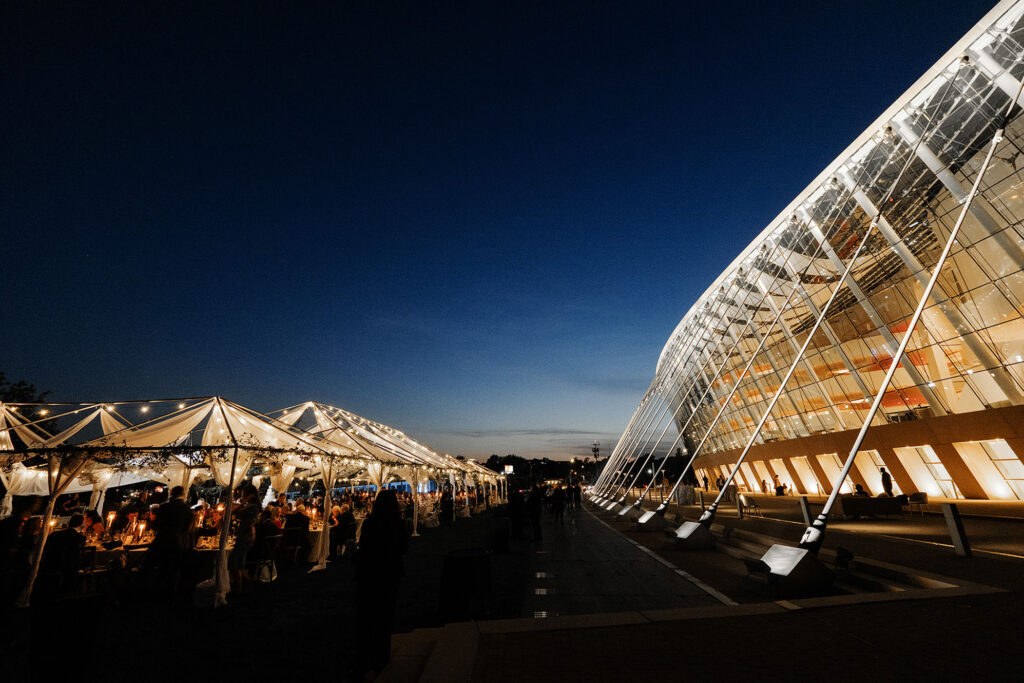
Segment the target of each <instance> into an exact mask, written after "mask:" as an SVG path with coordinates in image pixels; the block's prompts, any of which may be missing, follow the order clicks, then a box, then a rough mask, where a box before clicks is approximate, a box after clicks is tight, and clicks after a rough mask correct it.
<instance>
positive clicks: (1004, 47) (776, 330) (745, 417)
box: [605, 2, 1024, 499]
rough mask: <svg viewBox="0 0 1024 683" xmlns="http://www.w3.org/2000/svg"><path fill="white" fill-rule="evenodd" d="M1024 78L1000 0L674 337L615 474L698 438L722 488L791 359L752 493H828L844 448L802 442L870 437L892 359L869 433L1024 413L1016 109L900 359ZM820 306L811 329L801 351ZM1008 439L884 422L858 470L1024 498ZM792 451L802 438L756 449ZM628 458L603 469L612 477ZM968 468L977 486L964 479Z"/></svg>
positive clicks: (1023, 132)
mask: <svg viewBox="0 0 1024 683" xmlns="http://www.w3.org/2000/svg"><path fill="white" fill-rule="evenodd" d="M1022 80H1024V2H1003V3H1001V4H1000V5H998V6H997V7H996V8H995V9H994V10H992V12H990V13H989V14H988V15H987V16H986V17H985V18H984V19H983V20H982V22H981V23H980V24H979V25H978V26H976V27H975V28H974V29H972V31H971V32H970V33H968V34H967V35H966V36H965V37H964V38H963V39H962V40H961V41H960V42H959V43H958V44H957V45H956V46H955V47H954V48H953V49H952V50H951V51H950V52H948V53H947V54H946V55H945V56H944V57H943V59H942V60H940V62H939V63H937V64H936V65H935V66H934V67H933V68H932V69H931V70H930V71H929V72H928V73H927V74H925V75H924V76H923V77H922V78H921V79H920V80H919V81H918V82H917V83H915V84H914V86H912V87H911V89H910V90H908V91H907V92H906V93H905V94H904V95H903V96H902V97H901V98H900V99H899V100H898V101H897V102H896V103H895V104H894V105H893V106H892V107H890V108H889V110H887V111H886V112H885V113H884V114H883V115H882V116H881V117H880V118H879V119H878V120H877V121H876V122H875V123H874V124H873V125H872V126H871V127H870V128H869V129H868V130H867V131H865V132H864V133H863V134H862V135H861V136H860V137H859V138H858V139H857V140H856V141H855V142H854V143H853V144H852V145H851V146H850V147H848V148H847V150H846V151H844V152H843V153H842V154H841V155H840V156H839V158H837V159H836V160H835V161H834V162H833V163H832V164H830V165H829V166H828V167H827V168H826V169H825V170H824V171H823V172H822V173H821V175H819V177H818V178H817V179H816V180H815V181H814V182H813V183H811V185H810V186H808V187H807V188H806V189H805V190H804V192H802V193H801V194H800V195H799V196H798V197H797V198H796V199H795V200H794V201H793V202H792V203H791V204H790V205H789V206H788V207H787V208H786V209H785V210H784V211H783V212H782V213H781V214H780V215H779V216H778V217H777V218H776V219H775V220H774V221H773V222H772V223H771V224H770V225H769V226H768V227H767V228H766V229H765V230H764V231H763V232H762V233H761V234H760V235H759V236H758V237H757V238H756V239H755V240H754V241H753V242H751V244H750V245H749V246H748V247H747V248H746V249H745V250H744V251H743V253H741V254H740V255H739V256H738V257H737V258H736V259H735V260H734V261H733V263H732V264H731V265H730V266H729V267H728V268H727V269H726V270H725V271H724V272H723V273H722V274H721V275H720V276H719V278H718V279H717V280H716V281H715V282H714V283H713V284H712V285H711V286H710V287H709V288H708V289H707V291H706V292H705V293H704V295H703V296H702V297H701V298H700V299H699V300H698V301H697V302H696V303H695V304H694V305H693V307H692V308H691V309H690V311H689V312H688V313H687V314H686V315H685V317H684V318H683V319H682V321H681V322H680V323H679V325H678V327H677V328H676V330H675V331H674V332H673V334H672V335H671V337H670V338H669V340H668V343H667V344H666V345H665V347H664V350H663V351H662V354H661V357H660V359H659V361H658V366H657V371H656V376H655V379H654V382H653V383H652V385H651V388H650V389H649V390H648V393H647V395H646V396H645V397H644V400H643V402H642V403H641V404H640V407H639V408H638V409H637V412H636V414H635V415H634V417H633V420H632V422H631V423H630V426H629V427H628V428H627V430H626V433H625V434H624V435H623V438H622V439H620V443H619V446H618V448H617V451H616V453H614V454H613V456H612V462H613V463H618V465H617V466H618V467H619V468H620V469H621V466H622V465H623V464H624V463H626V462H631V461H635V460H636V459H637V458H638V457H639V456H640V455H644V456H646V455H647V453H651V452H655V453H656V451H657V449H658V448H663V449H666V452H670V451H672V450H674V447H675V444H676V443H679V442H680V441H682V442H683V443H685V444H686V445H687V446H689V448H691V449H693V448H695V447H696V446H697V445H699V444H701V443H702V442H703V446H701V447H700V452H699V453H698V457H697V459H696V460H695V463H694V466H695V467H696V468H698V470H699V474H701V475H704V474H710V475H711V476H710V477H709V478H710V479H711V480H712V481H714V480H715V479H716V478H717V476H718V475H719V474H722V475H724V476H728V473H729V472H731V471H732V466H731V464H730V461H731V462H732V463H734V462H735V457H738V455H739V453H740V451H742V449H743V448H744V447H745V446H746V445H747V442H748V441H749V440H750V439H751V437H752V436H753V435H754V433H755V428H756V426H757V425H758V423H759V422H760V420H761V418H762V416H763V415H764V413H765V410H766V408H767V406H768V403H769V401H770V400H771V399H772V397H773V396H774V395H775V394H776V392H778V391H779V389H780V386H781V384H782V381H783V378H784V376H785V375H786V374H787V371H789V370H790V368H791V366H794V364H795V370H794V371H793V374H792V376H791V378H790V379H789V381H788V382H787V383H786V385H785V387H784V388H783V390H782V393H781V395H780V397H779V400H778V401H777V403H776V405H775V406H774V408H773V409H772V410H771V413H770V415H769V416H768V418H767V421H766V422H765V424H764V426H763V428H762V429H761V430H760V432H759V433H757V435H756V437H754V440H753V448H752V450H751V452H750V455H749V458H750V462H749V464H747V465H744V466H743V467H741V468H740V471H739V473H738V475H737V481H736V483H737V484H739V485H740V487H741V488H748V489H758V488H760V484H761V482H762V481H766V482H773V481H774V480H775V479H776V478H777V479H778V480H779V481H781V482H783V483H787V482H788V486H789V488H790V489H791V490H793V491H800V492H805V493H816V492H825V493H827V492H828V491H829V490H830V489H831V484H830V481H834V478H835V477H834V476H833V475H834V474H837V473H838V469H837V468H838V466H839V465H837V462H839V463H840V464H841V460H842V459H845V457H846V455H847V453H846V452H842V451H841V450H840V449H837V450H836V451H835V452H820V453H818V452H813V451H814V448H813V447H809V450H808V449H806V448H801V447H799V446H797V445H796V444H800V443H803V442H807V443H811V444H813V443H814V437H818V436H821V435H833V436H834V435H839V434H843V433H846V432H851V433H852V431H851V430H858V429H859V428H860V427H861V425H862V423H863V422H864V421H865V420H866V419H867V416H868V409H869V407H870V406H871V403H872V401H873V400H874V397H875V394H876V393H877V392H878V390H879V387H880V385H881V382H882V380H883V377H884V375H885V374H886V371H887V370H888V369H889V367H890V364H892V363H893V362H897V363H898V364H899V365H898V369H897V370H896V373H895V375H894V377H893V381H892V382H891V384H890V385H889V387H888V388H887V389H886V391H885V393H884V396H883V399H882V402H881V407H880V409H879V411H878V413H877V414H876V415H875V417H874V419H873V422H872V425H873V429H872V431H874V427H884V426H887V425H904V424H908V423H921V422H922V421H926V422H927V421H930V420H943V419H944V418H949V417H950V416H960V415H971V414H977V413H988V412H991V411H1003V412H1002V413H1000V414H1002V415H1003V418H1001V419H1002V421H1003V422H1006V421H1011V422H1012V421H1013V420H1015V419H1016V418H1015V417H1013V416H1016V415H1019V414H1024V413H1019V412H1018V411H1017V410H1015V409H1014V407H1017V406H1024V111H1022V109H1021V107H1020V106H1017V107H1014V108H1013V110H1012V114H1011V115H1010V117H1009V121H1008V123H1007V124H1006V125H1005V134H1004V136H1003V138H1002V140H1001V141H1000V142H999V143H998V144H997V145H996V147H995V152H994V156H993V158H992V161H991V163H990V164H989V165H988V167H987V170H986V172H985V173H984V176H983V177H982V178H981V181H980V185H979V191H978V194H977V196H976V197H975V199H974V200H973V201H972V202H970V203H969V210H968V212H967V213H966V217H965V219H964V222H963V225H962V228H961V230H960V232H959V235H958V237H957V239H956V241H955V243H954V245H953V248H952V251H951V253H950V256H949V258H948V260H947V261H946V262H945V264H944V266H943V268H942V270H941V274H940V276H939V278H938V282H937V285H936V286H935V288H934V290H933V291H932V295H931V297H930V298H929V300H928V302H927V305H926V307H925V308H924V312H923V315H922V317H921V319H920V322H919V323H918V324H917V326H916V327H915V329H914V330H913V333H912V337H911V340H910V342H909V346H908V347H907V351H906V353H905V354H903V356H902V357H901V358H898V359H896V358H894V357H893V356H894V353H895V352H896V351H897V347H898V345H899V342H900V341H901V340H902V338H903V336H904V334H905V333H906V331H907V328H908V322H909V320H910V318H911V316H912V314H913V313H914V310H915V308H916V307H917V305H918V302H919V301H920V300H921V297H922V293H923V291H924V288H925V285H926V284H927V282H928V280H929V279H930V278H931V276H932V272H933V270H934V268H935V265H936V262H937V259H938V257H939V255H940V252H941V251H942V248H943V247H944V245H945V244H946V242H947V239H948V237H949V235H950V231H951V229H952V228H953V226H954V224H955V223H956V221H957V219H958V218H959V217H960V214H961V211H962V209H963V207H964V205H965V203H966V202H965V199H966V198H967V197H968V195H969V193H970V192H971V189H972V187H973V185H974V184H975V182H976V180H978V178H977V176H978V171H979V169H980V168H981V167H982V162H983V160H984V158H985V156H986V154H987V153H988V151H989V147H990V146H991V144H992V140H993V137H994V135H995V133H996V131H997V130H998V129H999V128H1000V126H1001V125H1002V123H1003V119H1004V114H1005V112H1006V111H1007V110H1008V105H1009V104H1010V102H1011V101H1014V100H1015V99H1016V100H1017V101H1018V102H1021V101H1024V98H1021V81H1022ZM862 243H863V245H862ZM858 247H860V251H859V253H857V252H858ZM855 255H856V258H855V259H854V256H855ZM851 259H853V261H852V264H851ZM848 268H849V275H848V276H847V278H846V279H845V281H844V282H843V283H842V284H841V286H840V288H839V291H838V293H837V292H836V291H835V289H836V285H837V283H839V282H840V280H841V278H842V276H843V274H844V271H846V270H847V269H848ZM823 313H824V315H823V316H822V314H823ZM819 316H822V322H821V324H820V325H819V327H818V330H817V332H816V333H815V334H814V336H813V338H812V339H811V340H810V343H809V345H807V347H806V350H805V352H804V353H802V354H800V355H798V354H799V352H800V350H801V348H802V347H803V346H804V344H805V342H806V341H807V337H808V335H809V333H810V332H811V330H812V329H813V328H814V327H815V323H816V322H817V321H818V318H819ZM659 415H660V417H658V416H659ZM658 424H665V425H669V424H671V425H672V426H673V427H674V429H672V430H669V431H670V432H673V433H671V434H670V435H671V436H672V437H674V436H675V433H678V432H679V431H682V432H684V433H685V440H684V441H683V440H680V439H677V440H676V442H675V443H673V442H672V441H671V440H670V439H669V438H667V437H665V438H662V437H660V436H659V434H658V433H659V431H660V430H659V428H658V427H657V425H658ZM935 424H947V425H948V424H953V423H952V422H950V421H949V420H945V421H944V422H937V423H935ZM968 431H969V430H968ZM998 431H999V430H998V429H996V431H995V432H993V431H992V430H991V429H989V430H988V431H986V432H984V434H988V435H990V436H992V437H993V438H984V439H979V440H972V441H970V442H966V441H965V442H956V441H955V440H953V439H946V440H945V441H944V442H943V443H942V444H940V445H939V448H938V449H936V448H934V444H932V443H924V442H922V443H917V442H914V440H913V439H910V440H909V441H908V440H907V439H903V438H901V437H899V436H892V435H897V434H898V433H899V431H898V430H896V429H894V428H893V429H888V430H883V432H884V434H888V435H890V440H891V439H896V441H892V442H891V443H890V444H889V446H887V447H885V448H881V449H878V450H871V449H868V450H865V451H863V452H862V453H859V454H858V456H857V461H856V465H857V467H855V468H854V470H853V475H854V480H855V481H856V482H858V483H859V482H863V484H864V485H865V486H866V487H868V488H869V490H873V491H878V490H879V489H880V483H878V482H877V481H876V479H877V478H878V474H877V473H878V471H879V468H880V467H882V466H885V465H888V466H889V468H890V471H893V472H895V473H896V474H898V476H897V480H898V481H897V487H902V489H903V490H907V489H908V488H909V489H910V490H920V491H929V492H931V494H932V495H933V496H937V497H948V498H956V497H963V496H965V495H967V496H968V497H988V498H1003V499H1024V465H1022V463H1021V459H1020V456H1022V455H1024V453H1022V452H1021V451H1022V449H1021V448H1020V447H1019V445H1018V444H1017V443H1016V441H1017V439H1018V438H1019V437H1018V435H1017V433H1016V431H1014V430H1012V429H1011V430H1009V431H1008V430H1005V429H1004V430H1003V432H1006V433H996V432H998ZM917 432H920V429H918V430H917ZM917 432H915V433H917ZM904 433H906V432H905V430H904ZM919 438H924V437H919ZM808 440H809V441H808ZM818 441H820V442H821V443H822V444H825V441H824V440H822V439H818ZM929 441H936V442H938V441H942V439H939V438H937V437H929ZM779 442H788V443H789V445H788V446H787V447H786V449H781V448H778V447H776V448H771V449H768V448H761V447H762V446H767V445H770V444H775V443H779ZM904 442H905V443H904ZM828 443H829V444H831V443H835V440H834V439H833V440H831V441H829V442H828ZM848 443H849V444H852V437H851V438H850V439H849V440H848ZM887 443H888V442H887ZM1021 443H1022V444H1024V440H1022V441H1021ZM897 444H901V445H897ZM947 446H952V447H953V449H954V450H953V451H948V450H947ZM822 447H824V445H823V446H822ZM847 448H849V445H848V446H847ZM929 449H930V450H929ZM761 455H763V457H761ZM769 455H770V456H771V457H768V456H769ZM657 457H660V456H658V455H657V454H655V458H657ZM862 459H863V462H861V460H862ZM949 459H953V460H956V462H954V463H952V464H950V463H949V462H945V461H946V460H949ZM774 461H777V462H774ZM615 469H616V466H613V467H610V468H608V470H609V474H606V475H605V479H607V477H608V476H610V471H612V470H615ZM950 472H953V474H951V473H950ZM958 473H961V474H962V473H971V474H970V476H971V477H973V479H972V480H971V481H969V482H967V484H966V485H965V486H961V485H960V482H958V481H957V480H958V479H959V478H960V477H959V476H958ZM641 483H642V482H641ZM963 489H966V490H968V492H967V493H965V490H963Z"/></svg>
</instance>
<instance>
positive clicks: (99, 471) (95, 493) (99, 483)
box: [83, 467, 114, 512]
mask: <svg viewBox="0 0 1024 683" xmlns="http://www.w3.org/2000/svg"><path fill="white" fill-rule="evenodd" d="M83 478H85V477H83ZM87 478H88V481H90V482H92V492H91V493H90V494H89V509H90V510H96V511H97V512H100V511H102V510H103V499H104V498H105V497H106V493H107V487H108V486H109V485H110V480H111V479H113V478H114V470H112V469H110V468H106V467H105V468H94V469H93V470H92V471H91V472H90V473H89V474H88V477H87Z"/></svg>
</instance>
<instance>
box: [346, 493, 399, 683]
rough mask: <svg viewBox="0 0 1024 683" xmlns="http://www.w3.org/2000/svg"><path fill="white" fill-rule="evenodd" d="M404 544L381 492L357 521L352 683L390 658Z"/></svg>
mask: <svg viewBox="0 0 1024 683" xmlns="http://www.w3.org/2000/svg"><path fill="white" fill-rule="evenodd" d="M408 543H409V540H408V537H407V535H406V530H405V523H404V522H403V521H402V514H401V510H400V509H399V505H398V498H397V496H395V492H394V491H392V490H390V489H384V490H383V491H381V492H380V493H378V494H377V499H376V500H375V501H374V503H373V509H372V510H371V511H370V514H369V515H368V516H367V517H366V520H365V521H364V522H363V528H362V531H361V533H360V535H359V550H357V551H356V556H355V584H356V624H357V625H358V627H357V629H356V652H357V655H356V657H357V661H356V672H355V673H356V675H357V676H356V680H362V679H363V678H365V676H366V675H367V674H369V673H370V672H372V673H373V674H375V675H376V674H379V673H380V672H381V671H383V670H384V667H385V666H386V665H387V663H388V660H389V659H391V629H392V627H393V625H394V621H395V609H396V607H397V603H398V584H399V581H400V580H401V578H402V576H403V575H404V570H403V567H402V556H403V555H404V554H405V551H406V548H407V547H408Z"/></svg>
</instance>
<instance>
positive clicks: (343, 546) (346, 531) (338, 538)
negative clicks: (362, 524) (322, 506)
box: [331, 503, 356, 557]
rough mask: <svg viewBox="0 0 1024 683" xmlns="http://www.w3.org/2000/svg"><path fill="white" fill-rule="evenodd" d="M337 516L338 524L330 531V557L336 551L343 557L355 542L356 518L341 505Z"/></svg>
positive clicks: (349, 510) (348, 508)
mask: <svg viewBox="0 0 1024 683" xmlns="http://www.w3.org/2000/svg"><path fill="white" fill-rule="evenodd" d="M340 510H341V512H340V514H339V515H338V524H337V526H336V527H333V528H332V529H331V556H332V557H333V556H335V555H336V553H337V549H340V551H341V554H342V555H344V554H345V552H346V551H347V550H348V548H349V547H350V546H351V544H352V543H354V542H355V540H356V516H355V515H353V514H352V508H350V507H349V506H348V504H346V503H343V504H342V505H341V508H340Z"/></svg>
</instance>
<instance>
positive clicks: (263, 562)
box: [256, 536, 281, 583]
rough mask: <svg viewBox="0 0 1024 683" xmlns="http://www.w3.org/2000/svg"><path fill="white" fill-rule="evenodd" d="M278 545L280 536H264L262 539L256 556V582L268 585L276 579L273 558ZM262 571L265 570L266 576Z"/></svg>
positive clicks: (275, 567)
mask: <svg viewBox="0 0 1024 683" xmlns="http://www.w3.org/2000/svg"><path fill="white" fill-rule="evenodd" d="M280 543H281V536H266V537H265V538H263V539H262V543H261V544H260V546H261V547H260V549H259V552H258V553H257V555H256V580H257V581H260V582H262V583H270V582H271V581H274V580H275V579H276V578H277V566H276V565H275V564H274V558H275V557H276V556H277V547H278V545H280ZM264 569H266V574H264V573H263V570H264ZM264 577H266V578H264Z"/></svg>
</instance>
